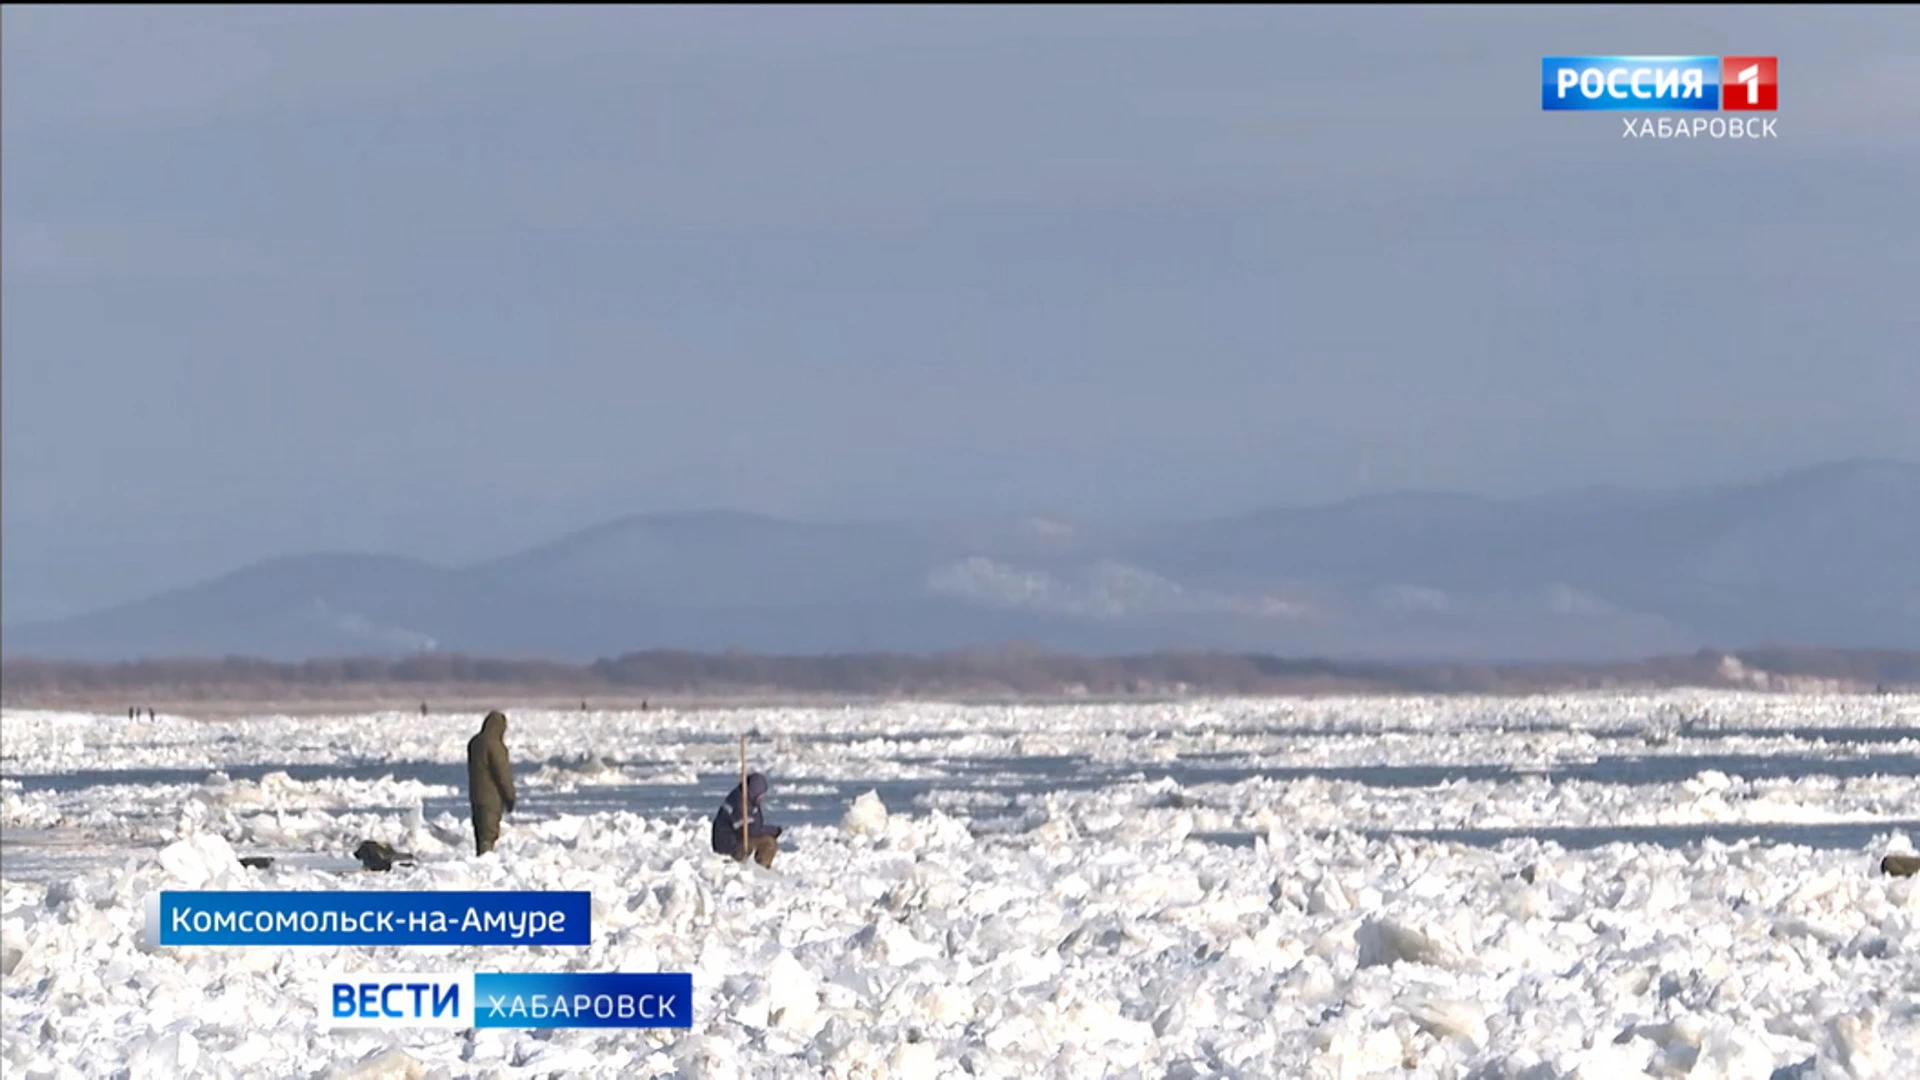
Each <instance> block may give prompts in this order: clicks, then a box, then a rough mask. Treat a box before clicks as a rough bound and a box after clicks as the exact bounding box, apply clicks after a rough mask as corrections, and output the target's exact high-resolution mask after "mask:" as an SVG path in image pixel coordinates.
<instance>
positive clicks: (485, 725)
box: [480, 711, 507, 739]
mask: <svg viewBox="0 0 1920 1080" xmlns="http://www.w3.org/2000/svg"><path fill="white" fill-rule="evenodd" d="M480 734H482V735H485V736H487V737H488V738H492V739H501V738H505V737H506V734H507V714H506V713H503V712H499V711H495V712H490V713H488V714H487V718H486V719H485V720H482V721H481V722H480Z"/></svg>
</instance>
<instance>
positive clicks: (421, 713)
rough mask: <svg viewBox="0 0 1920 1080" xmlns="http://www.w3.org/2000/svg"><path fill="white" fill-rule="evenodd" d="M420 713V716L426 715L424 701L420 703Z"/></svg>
mask: <svg viewBox="0 0 1920 1080" xmlns="http://www.w3.org/2000/svg"><path fill="white" fill-rule="evenodd" d="M420 715H421V716H425V715H427V703H426V702H424V701H423V702H421V703H420Z"/></svg>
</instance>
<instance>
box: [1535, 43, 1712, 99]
mask: <svg viewBox="0 0 1920 1080" xmlns="http://www.w3.org/2000/svg"><path fill="white" fill-rule="evenodd" d="M1540 107H1541V108H1542V109H1546V110H1547V111H1549V112H1559V111H1562V110H1569V111H1574V112H1713V111H1717V110H1718V109H1719V108H1720V58H1719V57H1717V56H1547V57H1542V58H1541V60H1540Z"/></svg>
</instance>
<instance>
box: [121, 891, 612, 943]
mask: <svg viewBox="0 0 1920 1080" xmlns="http://www.w3.org/2000/svg"><path fill="white" fill-rule="evenodd" d="M147 917H148V921H149V930H150V931H152V930H156V929H157V931H158V933H157V934H154V935H153V940H154V941H155V942H156V943H157V944H159V945H163V946H165V945H586V944H588V943H589V942H590V940H591V937H592V927H591V926H590V921H591V920H592V918H593V895H592V894H591V893H587V892H397V891H396V892H318V891H308V892H162V893H161V894H160V895H159V898H158V900H157V902H156V903H155V904H154V905H153V906H152V907H150V908H149V909H148V912H147ZM156 924H157V925H156Z"/></svg>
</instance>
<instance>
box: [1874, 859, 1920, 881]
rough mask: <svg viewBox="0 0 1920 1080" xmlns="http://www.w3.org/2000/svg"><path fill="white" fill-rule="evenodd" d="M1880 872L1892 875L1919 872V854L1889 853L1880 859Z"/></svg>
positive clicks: (1910, 874)
mask: <svg viewBox="0 0 1920 1080" xmlns="http://www.w3.org/2000/svg"><path fill="white" fill-rule="evenodd" d="M1880 872H1881V873H1883V874H1892V875H1893V876H1894V877H1912V876H1913V875H1915V874H1916V873H1920V855H1889V856H1887V857H1886V858H1884V859H1881V860H1880Z"/></svg>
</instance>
